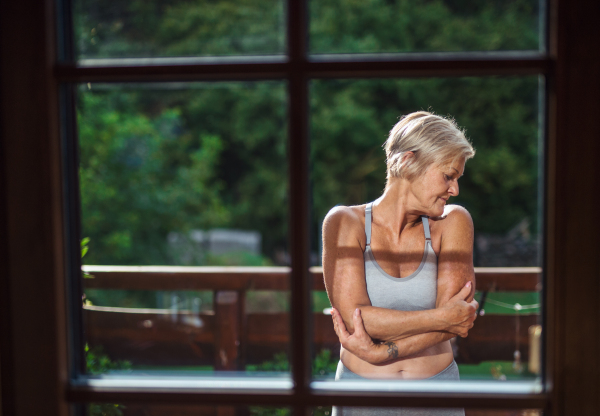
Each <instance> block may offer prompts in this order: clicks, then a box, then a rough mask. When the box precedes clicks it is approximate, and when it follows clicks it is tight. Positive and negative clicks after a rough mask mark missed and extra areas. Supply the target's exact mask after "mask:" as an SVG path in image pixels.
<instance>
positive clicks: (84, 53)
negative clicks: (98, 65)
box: [74, 0, 285, 59]
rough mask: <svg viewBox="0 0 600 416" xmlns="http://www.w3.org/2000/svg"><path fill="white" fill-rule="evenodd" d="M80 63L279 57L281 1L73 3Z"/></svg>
mask: <svg viewBox="0 0 600 416" xmlns="http://www.w3.org/2000/svg"><path fill="white" fill-rule="evenodd" d="M74 6H75V8H74V9H75V11H74V30H75V46H76V51H77V52H76V53H77V58H78V59H90V58H140V57H142V58H157V57H194V56H223V55H265V54H281V53H283V52H284V43H285V36H284V34H285V16H284V6H283V1H281V0H260V1H254V0H235V1H232V0H217V1H206V0H199V1H187V0H170V1H156V0H151V1H116V0H75V2H74Z"/></svg>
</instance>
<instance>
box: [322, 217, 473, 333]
mask: <svg viewBox="0 0 600 416" xmlns="http://www.w3.org/2000/svg"><path fill="white" fill-rule="evenodd" d="M365 244H366V242H365V235H364V225H363V222H362V218H361V217H360V216H359V215H358V213H357V212H356V211H354V210H353V209H352V208H349V207H336V208H334V209H332V210H331V211H330V212H329V214H327V217H326V218H325V220H324V222H323V276H324V279H325V288H326V289H327V294H328V296H329V300H330V302H331V305H332V306H333V307H334V308H336V309H337V310H338V311H339V313H340V315H341V318H342V319H343V321H344V323H345V326H346V327H347V328H348V331H349V332H350V333H353V332H354V321H353V318H352V316H353V313H354V311H355V310H356V309H357V308H360V310H361V312H362V321H363V322H364V326H365V329H366V332H367V333H368V334H369V336H370V337H371V338H373V339H376V340H381V341H387V340H401V339H403V338H406V337H410V336H413V335H417V334H423V333H426V332H434V331H447V332H450V333H452V334H456V335H460V336H466V334H467V332H468V329H469V328H470V327H471V326H472V324H471V321H472V319H471V317H472V313H473V312H472V306H471V305H469V304H468V303H467V302H465V301H464V300H457V301H455V302H447V303H446V304H444V305H443V306H441V307H439V308H437V309H431V310H426V311H397V310H392V309H384V308H378V307H374V306H372V305H371V301H370V299H369V296H368V294H367V287H366V281H365V274H364V257H363V252H364V247H365Z"/></svg>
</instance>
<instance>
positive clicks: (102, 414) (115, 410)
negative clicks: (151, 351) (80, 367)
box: [85, 344, 131, 416]
mask: <svg viewBox="0 0 600 416" xmlns="http://www.w3.org/2000/svg"><path fill="white" fill-rule="evenodd" d="M85 362H86V371H87V373H88V374H92V375H94V374H104V373H106V372H108V371H111V370H130V369H131V363H129V362H128V361H112V360H111V359H110V358H109V357H108V356H107V355H106V354H104V353H103V352H102V348H100V347H96V348H93V349H90V348H89V346H88V345H87V344H86V346H85ZM123 409H125V406H123V405H122V404H111V403H91V404H89V405H88V414H89V415H90V416H122V415H123Z"/></svg>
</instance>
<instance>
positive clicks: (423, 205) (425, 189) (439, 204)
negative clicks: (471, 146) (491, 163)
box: [411, 158, 465, 217]
mask: <svg viewBox="0 0 600 416" xmlns="http://www.w3.org/2000/svg"><path fill="white" fill-rule="evenodd" d="M464 170H465V159H464V158H459V159H457V160H454V161H448V162H446V163H441V164H440V165H432V166H430V167H429V168H428V169H427V170H426V171H425V173H424V174H423V175H422V176H420V177H417V178H415V179H414V180H413V181H412V183H411V191H412V194H413V196H414V197H415V206H414V208H415V209H416V210H417V211H419V212H422V213H423V214H424V215H428V216H430V217H438V216H440V215H442V214H443V213H444V206H445V205H446V203H447V202H448V199H449V198H450V197H451V196H457V195H458V178H460V177H461V176H462V174H463V172H464Z"/></svg>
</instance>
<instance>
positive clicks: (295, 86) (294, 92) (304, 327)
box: [287, 0, 312, 396]
mask: <svg viewBox="0 0 600 416" xmlns="http://www.w3.org/2000/svg"><path fill="white" fill-rule="evenodd" d="M287 21H288V39H287V41H288V54H289V59H290V63H291V65H290V66H289V67H288V68H289V71H288V72H287V74H288V88H289V90H288V91H289V92H288V100H289V105H288V111H289V135H288V140H289V146H288V160H289V162H288V166H289V180H290V182H289V183H290V187H289V195H290V197H289V198H290V203H289V207H290V211H289V222H290V235H289V238H290V255H291V265H292V271H291V276H290V278H291V284H290V286H291V293H292V302H291V313H290V319H291V322H290V324H291V341H292V342H291V351H292V357H291V358H292V359H291V363H292V377H293V381H294V386H295V392H296V394H298V395H301V396H303V395H305V394H306V393H307V392H308V386H309V383H310V371H309V370H310V367H311V366H310V347H311V340H312V331H311V330H310V327H311V325H310V316H311V314H310V312H311V311H310V297H309V295H310V279H309V275H308V268H309V245H310V239H309V229H310V227H309V184H308V177H309V172H308V166H309V164H308V157H309V150H308V143H309V142H308V84H307V78H306V74H305V73H304V63H305V62H306V46H307V45H306V43H307V42H306V39H307V27H308V26H307V21H306V1H305V0H288V2H287Z"/></svg>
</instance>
